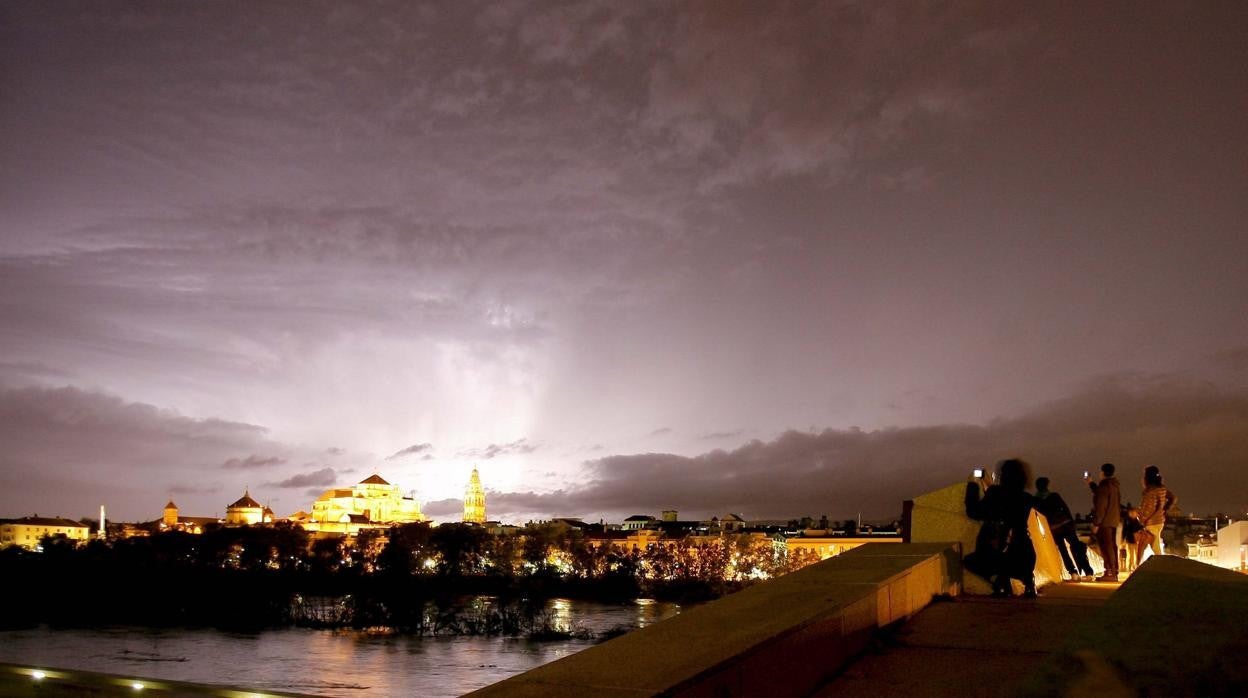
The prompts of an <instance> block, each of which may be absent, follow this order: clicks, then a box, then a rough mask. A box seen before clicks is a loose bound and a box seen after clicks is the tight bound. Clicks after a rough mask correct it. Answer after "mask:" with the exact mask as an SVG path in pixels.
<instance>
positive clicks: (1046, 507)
mask: <svg viewBox="0 0 1248 698" xmlns="http://www.w3.org/2000/svg"><path fill="white" fill-rule="evenodd" d="M1036 511H1038V512H1040V513H1041V514H1044V518H1046V519H1048V521H1049V530H1050V531H1052V532H1053V542H1054V543H1056V544H1057V552H1059V553H1061V554H1062V564H1063V565H1065V566H1066V571H1067V572H1068V573H1069V574H1070V579H1071V581H1074V582H1078V581H1082V579H1083V577H1087V578H1088V581H1091V580H1092V576H1093V574H1092V565H1091V564H1089V563H1088V546H1087V545H1085V544H1084V542H1083V541H1081V540H1079V536H1078V535H1077V534H1076V533H1075V518H1074V517H1073V516H1071V515H1070V507H1068V506H1066V500H1064V499H1062V495H1060V494H1058V493H1056V492H1053V491H1050V490H1049V478H1047V477H1038V478H1036ZM1068 547H1069V550H1067V548H1068ZM1072 557H1073V558H1074V559H1073V560H1072V559H1071V558H1072Z"/></svg>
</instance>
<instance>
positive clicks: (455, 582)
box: [0, 523, 814, 629]
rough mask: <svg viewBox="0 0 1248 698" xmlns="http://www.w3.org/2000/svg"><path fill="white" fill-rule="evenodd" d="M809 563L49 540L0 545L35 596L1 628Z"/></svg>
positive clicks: (632, 591) (760, 548) (567, 552)
mask: <svg viewBox="0 0 1248 698" xmlns="http://www.w3.org/2000/svg"><path fill="white" fill-rule="evenodd" d="M812 561H814V557H813V555H809V554H805V553H802V554H797V555H790V554H787V553H786V552H785V548H784V546H783V544H780V545H776V544H775V542H774V541H772V540H771V539H770V538H766V537H755V536H749V535H747V534H738V535H727V536H723V537H718V538H706V539H695V538H685V539H679V540H662V541H660V543H658V544H655V545H652V546H648V547H647V549H645V550H632V549H630V550H620V549H617V548H613V547H612V546H610V545H606V544H603V542H602V541H597V540H593V539H589V538H586V537H585V536H583V535H582V534H581V533H580V532H578V531H575V530H569V529H567V528H565V527H561V526H556V525H537V526H530V527H528V528H526V529H525V530H524V532H523V533H522V534H519V535H491V534H489V533H488V532H487V531H486V530H485V529H483V528H481V527H479V526H473V525H468V524H443V525H441V526H436V527H435V526H430V525H429V524H425V523H417V524H406V525H403V526H397V527H394V528H391V529H389V530H388V531H370V532H364V533H362V534H361V535H359V536H357V537H356V538H355V539H315V540H314V539H311V538H309V536H308V534H307V533H306V532H305V531H304V530H303V529H302V528H300V527H298V526H292V525H284V524H278V525H274V526H252V527H247V526H244V527H224V526H214V527H209V528H208V529H207V530H205V531H204V533H202V534H199V535H192V534H188V533H181V532H173V531H171V532H164V533H158V534H154V535H152V536H150V537H137V538H128V539H122V540H115V541H111V542H108V543H105V542H102V541H91V542H89V543H88V544H86V545H83V546H75V545H74V544H72V543H71V542H69V541H66V540H64V539H59V540H58V539H54V538H49V539H46V540H45V541H44V545H43V551H42V552H41V553H32V552H28V551H24V550H21V549H20V548H8V549H5V550H3V551H0V578H3V579H6V580H12V583H13V585H14V586H15V587H16V589H15V592H16V596H15V597H14V598H19V599H23V600H24V601H26V602H27V603H22V604H12V605H9V606H8V607H6V608H5V609H4V610H3V611H0V624H5V625H10V626H12V625H21V624H29V623H37V622H51V623H61V624H70V625H82V624H88V625H90V624H102V623H128V624H140V625H214V626H219V627H230V628H234V629H246V628H256V627H266V626H275V625H284V624H289V623H292V622H297V621H298V620H299V617H298V616H299V614H298V613H297V612H296V610H297V609H296V606H297V605H298V604H296V603H295V600H296V599H305V598H319V599H350V608H349V611H350V612H349V613H346V614H344V615H343V618H344V619H345V620H344V621H343V622H344V623H345V624H354V625H359V624H364V625H392V626H394V627H424V624H425V623H426V620H425V619H427V617H428V614H429V608H430V605H431V604H432V605H433V606H434V607H436V608H438V609H442V611H445V610H446V609H455V608H460V607H462V606H463V602H464V599H465V598H467V597H470V596H473V595H489V596H492V597H496V598H499V599H501V600H502V601H504V602H507V601H508V600H516V601H520V602H524V603H532V602H533V601H534V600H537V601H541V600H544V599H547V598H550V597H553V596H566V597H573V598H593V599H599V600H625V599H632V598H636V597H638V596H651V597H656V598H665V599H674V600H681V601H686V602H688V601H696V600H704V599H709V598H714V597H716V596H719V595H721V594H724V593H728V592H730V591H733V590H735V589H738V588H740V587H741V586H742V585H745V584H748V583H750V582H752V581H754V580H758V579H765V578H768V577H773V576H776V575H779V574H783V573H785V572H787V571H790V570H792V569H796V568H797V567H800V566H802V565H804V564H808V563H810V562H812ZM504 625H505V624H504Z"/></svg>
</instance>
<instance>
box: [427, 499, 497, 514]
mask: <svg viewBox="0 0 1248 698" xmlns="http://www.w3.org/2000/svg"><path fill="white" fill-rule="evenodd" d="M487 503H488V498H487ZM421 511H422V512H423V513H424V514H425V516H442V517H445V516H452V515H455V514H459V513H462V512H463V511H464V500H462V499H439V500H437V501H433V502H425V503H424V505H423V506H421Z"/></svg>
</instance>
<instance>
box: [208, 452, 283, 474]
mask: <svg viewBox="0 0 1248 698" xmlns="http://www.w3.org/2000/svg"><path fill="white" fill-rule="evenodd" d="M285 463H286V459H285V458H278V457H277V456H257V455H255V454H254V453H253V454H252V455H250V456H247V457H246V458H230V459H228V460H226V461H225V462H224V463H222V464H221V467H222V469H224V470H255V469H257V468H271V467H273V466H276V465H283V464H285Z"/></svg>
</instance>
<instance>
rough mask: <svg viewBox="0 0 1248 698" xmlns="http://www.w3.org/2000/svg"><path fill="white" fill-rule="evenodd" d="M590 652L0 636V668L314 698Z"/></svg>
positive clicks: (467, 644)
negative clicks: (75, 672)
mask: <svg viewBox="0 0 1248 698" xmlns="http://www.w3.org/2000/svg"><path fill="white" fill-rule="evenodd" d="M550 610H551V612H552V615H553V618H554V620H555V622H556V625H557V626H558V627H559V628H560V629H563V630H568V631H570V630H578V629H579V630H586V631H589V632H590V633H593V634H594V635H600V634H601V633H603V632H606V631H609V630H611V629H613V628H619V627H627V628H638V627H644V626H646V625H649V624H651V623H655V622H658V621H660V620H663V619H665V618H670V617H671V616H674V615H676V614H677V613H679V612H680V607H679V606H677V605H676V604H670V603H656V602H653V601H649V600H646V599H639V600H637V601H635V602H633V603H630V604H626V605H605V604H598V603H591V602H583V601H569V600H566V599H554V600H552V601H551V602H550ZM595 642H597V640H576V639H573V640H558V641H550V642H537V641H533V640H527V639H522V638H498V637H423V638H421V637H409V636H402V635H385V634H370V633H363V632H357V631H342V630H309V629H304V628H289V629H282V630H266V631H264V632H261V633H255V634H239V633H227V632H220V631H216V630H198V629H197V630H181V629H146V628H96V629H87V630H75V629H55V630H54V629H50V628H47V627H39V628H32V629H25V630H5V631H0V662H7V663H10V664H24V665H29V666H41V667H60V668H65V669H83V670H88V671H101V672H107V673H111V674H133V675H134V676H135V677H145V678H155V679H167V680H174V681H193V682H197V683H212V684H228V685H234V686H240V687H244V688H252V689H258V690H273V691H293V692H299V693H310V694H315V695H321V696H346V697H358V698H372V697H374V696H376V697H381V696H458V695H462V694H464V693H466V692H468V691H472V690H474V689H477V688H481V687H482V686H486V685H489V684H491V683H494V682H496V681H501V680H503V679H505V678H507V677H509V676H513V675H515V674H519V673H520V672H523V671H527V670H528V669H532V668H533V667H536V666H539V665H542V664H545V663H547V662H552V661H554V660H556V659H559V658H560V657H565V656H567V655H569V654H572V653H574V652H578V651H580V650H582V649H584V648H586V647H588V646H590V645H592V644H594V643H595Z"/></svg>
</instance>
